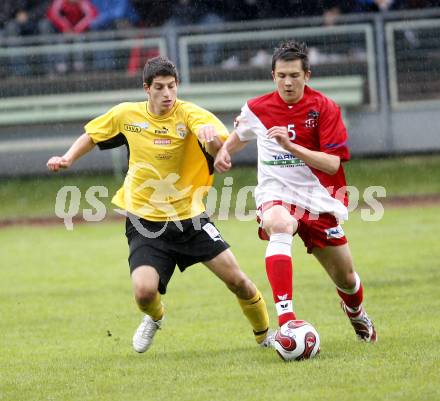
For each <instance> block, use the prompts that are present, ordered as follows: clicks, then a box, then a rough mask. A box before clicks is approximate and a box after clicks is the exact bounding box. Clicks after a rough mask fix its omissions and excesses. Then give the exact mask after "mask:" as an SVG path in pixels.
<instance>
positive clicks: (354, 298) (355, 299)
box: [336, 283, 364, 310]
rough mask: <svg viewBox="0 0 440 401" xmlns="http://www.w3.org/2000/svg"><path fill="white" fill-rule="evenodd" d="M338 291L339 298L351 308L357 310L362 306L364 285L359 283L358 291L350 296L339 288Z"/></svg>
mask: <svg viewBox="0 0 440 401" xmlns="http://www.w3.org/2000/svg"><path fill="white" fill-rule="evenodd" d="M336 291H338V294H339V296H340V297H341V298H342V300H343V301H344V303H345V305H347V306H348V307H349V308H351V309H354V310H356V309H358V308H359V307H360V306H361V305H362V301H363V299H364V294H363V293H364V289H363V287H362V283H359V288H358V290H357V291H356V292H354V293H353V294H349V293H347V292H345V291H342V290H341V289H339V288H336Z"/></svg>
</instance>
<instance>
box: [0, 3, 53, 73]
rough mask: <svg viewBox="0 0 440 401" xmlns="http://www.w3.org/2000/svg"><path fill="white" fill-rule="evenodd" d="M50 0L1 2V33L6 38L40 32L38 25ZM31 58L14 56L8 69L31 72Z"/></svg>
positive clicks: (16, 71) (9, 61) (14, 71)
mask: <svg viewBox="0 0 440 401" xmlns="http://www.w3.org/2000/svg"><path fill="white" fill-rule="evenodd" d="M47 5H48V0H46V1H44V0H42V1H37V0H2V1H1V4H0V33H1V36H2V37H4V38H16V37H19V36H25V35H36V34H38V26H39V23H40V21H41V20H42V19H43V17H44V14H45V11H46V8H47ZM31 66H32V63H31V59H30V58H29V57H27V56H24V55H23V56H18V55H16V56H14V57H13V58H11V59H10V60H8V63H7V66H6V69H8V70H10V73H11V74H16V75H27V74H29V73H30V72H31Z"/></svg>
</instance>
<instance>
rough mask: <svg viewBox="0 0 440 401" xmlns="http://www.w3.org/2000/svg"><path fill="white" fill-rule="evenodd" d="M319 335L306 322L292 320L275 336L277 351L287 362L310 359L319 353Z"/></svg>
mask: <svg viewBox="0 0 440 401" xmlns="http://www.w3.org/2000/svg"><path fill="white" fill-rule="evenodd" d="M319 343H320V342H319V334H318V332H317V331H316V329H315V328H314V327H313V326H312V325H311V324H310V323H308V322H306V321H305V320H290V321H288V322H287V323H284V324H283V325H282V326H281V327H280V328H279V329H278V330H277V332H276V334H275V344H274V345H275V349H276V351H277V353H278V355H279V356H280V357H281V359H283V360H285V361H293V360H295V361H301V360H303V359H310V358H313V357H314V356H316V355H317V354H318V353H319Z"/></svg>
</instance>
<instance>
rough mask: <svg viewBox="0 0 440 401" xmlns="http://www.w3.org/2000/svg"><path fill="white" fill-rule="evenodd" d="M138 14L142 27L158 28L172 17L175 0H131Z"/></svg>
mask: <svg viewBox="0 0 440 401" xmlns="http://www.w3.org/2000/svg"><path fill="white" fill-rule="evenodd" d="M131 2H132V4H133V7H134V9H135V11H136V14H137V15H138V16H139V23H138V25H139V26H140V27H142V28H157V27H160V26H162V25H163V24H165V22H166V21H168V19H169V18H170V17H171V9H172V7H173V4H174V1H173V0H160V1H158V0H131Z"/></svg>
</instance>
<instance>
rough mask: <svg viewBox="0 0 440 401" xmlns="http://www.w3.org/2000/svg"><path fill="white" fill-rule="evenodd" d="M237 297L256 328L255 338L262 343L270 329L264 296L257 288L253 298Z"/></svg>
mask: <svg viewBox="0 0 440 401" xmlns="http://www.w3.org/2000/svg"><path fill="white" fill-rule="evenodd" d="M237 299H238V303H239V304H240V306H241V309H242V310H243V313H244V315H245V316H246V317H247V319H248V320H249V323H250V324H251V326H252V328H253V330H254V335H255V340H256V341H257V343H258V344H260V343H261V342H262V341H263V340H264V339H265V338H266V334H267V331H268V330H269V314H268V313H267V308H266V302H264V298H263V296H262V295H261V293H260V291H258V289H257V292H256V294H255V295H254V296H253V297H252V298H251V299H241V298H237Z"/></svg>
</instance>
